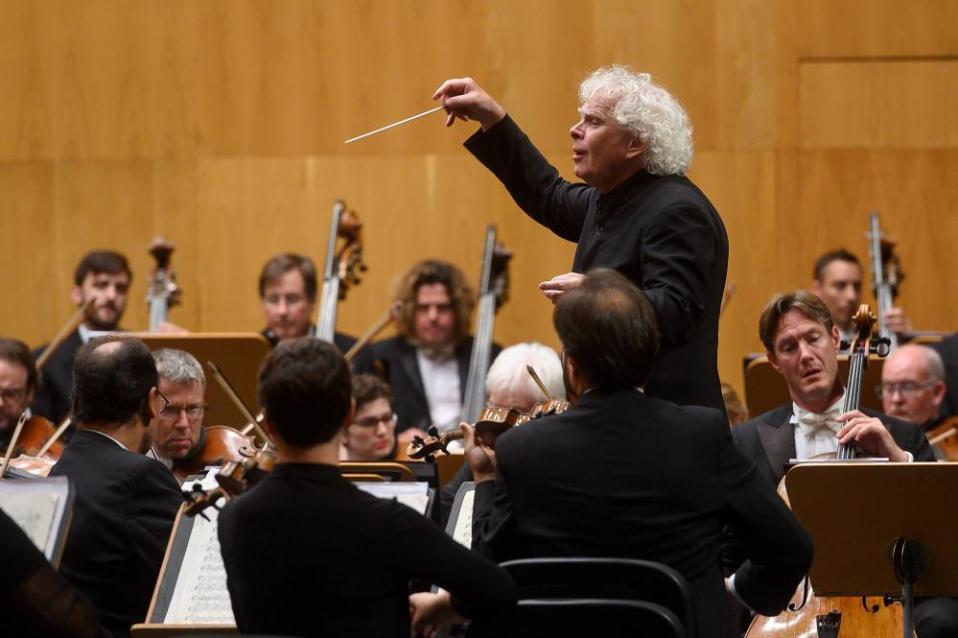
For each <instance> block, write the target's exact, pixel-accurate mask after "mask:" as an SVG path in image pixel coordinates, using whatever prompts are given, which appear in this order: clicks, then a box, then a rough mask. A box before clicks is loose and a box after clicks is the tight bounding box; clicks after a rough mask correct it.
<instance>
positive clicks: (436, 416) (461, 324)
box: [353, 259, 500, 445]
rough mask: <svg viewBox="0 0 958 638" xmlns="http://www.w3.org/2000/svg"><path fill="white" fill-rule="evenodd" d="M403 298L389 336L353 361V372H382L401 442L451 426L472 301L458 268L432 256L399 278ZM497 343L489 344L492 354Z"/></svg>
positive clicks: (465, 366) (465, 363) (461, 384)
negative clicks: (435, 428)
mask: <svg viewBox="0 0 958 638" xmlns="http://www.w3.org/2000/svg"><path fill="white" fill-rule="evenodd" d="M396 298H397V300H398V301H401V302H402V307H401V309H400V311H399V315H398V317H397V318H396V331H397V332H398V333H399V334H398V335H397V336H395V337H393V338H391V339H385V340H383V341H377V342H375V343H373V344H371V345H370V346H369V347H368V348H366V351H365V352H362V353H360V354H359V355H358V356H357V357H356V359H355V360H354V362H353V369H354V370H356V371H357V372H374V371H376V370H377V368H379V369H382V370H384V371H385V373H386V376H387V380H388V381H389V385H390V387H391V388H392V391H393V397H394V399H393V407H394V408H395V410H396V418H397V425H396V431H397V432H398V433H399V434H400V436H399V441H400V444H402V445H405V444H407V443H408V442H409V441H411V440H412V437H413V436H414V435H418V436H426V434H425V430H427V429H428V428H429V427H430V426H433V425H435V426H436V427H438V428H439V429H440V430H446V429H450V428H453V427H455V426H456V425H457V424H458V423H459V416H460V414H461V413H462V401H463V396H464V392H465V389H466V380H467V377H468V375H469V359H470V356H471V354H472V344H473V339H472V337H471V336H469V328H470V326H469V321H470V317H471V315H472V309H473V306H474V305H475V297H474V295H473V291H472V288H471V287H470V286H469V284H467V283H466V278H465V276H464V275H463V274H462V271H461V270H459V269H458V268H456V267H455V266H453V265H452V264H450V263H448V262H445V261H440V260H437V259H429V260H425V261H421V262H419V263H418V264H416V265H414V266H413V267H412V268H411V269H410V270H409V271H408V272H407V273H406V274H405V275H404V276H403V278H402V280H401V281H400V284H399V290H398V292H397V295H396ZM499 350H500V348H499V346H497V345H495V344H493V347H492V357H495V356H496V354H498V352H499Z"/></svg>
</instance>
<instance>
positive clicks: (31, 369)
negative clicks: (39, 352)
mask: <svg viewBox="0 0 958 638" xmlns="http://www.w3.org/2000/svg"><path fill="white" fill-rule="evenodd" d="M36 387H37V369H36V366H35V365H34V362H33V356H31V354H30V350H29V349H28V348H27V346H26V344H25V343H23V342H22V341H17V340H16V339H0V454H2V453H3V452H4V451H6V449H7V445H9V443H10V437H12V436H13V431H14V428H15V427H16V425H17V420H18V419H19V418H20V415H21V414H22V413H23V411H24V410H27V409H29V408H27V406H28V405H29V404H30V401H32V400H33V393H34V391H35V390H36ZM18 447H19V446H18ZM19 453H20V450H14V451H13V454H14V456H16V455H17V454H19Z"/></svg>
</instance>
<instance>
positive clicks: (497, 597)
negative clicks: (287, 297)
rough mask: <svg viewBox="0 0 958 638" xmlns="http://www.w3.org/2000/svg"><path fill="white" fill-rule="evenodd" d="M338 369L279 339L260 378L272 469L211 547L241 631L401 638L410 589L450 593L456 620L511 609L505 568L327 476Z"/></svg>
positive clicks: (343, 395) (343, 409)
mask: <svg viewBox="0 0 958 638" xmlns="http://www.w3.org/2000/svg"><path fill="white" fill-rule="evenodd" d="M351 394H352V387H351V381H350V373H349V367H348V364H347V363H346V361H345V359H343V357H342V355H340V354H339V352H337V351H336V349H335V348H334V347H333V346H331V345H330V344H327V343H324V342H322V341H318V340H315V339H296V340H287V341H283V342H282V343H280V344H279V345H278V346H277V347H276V348H275V349H274V350H273V352H272V353H271V354H270V355H269V356H268V357H267V359H266V361H265V362H264V364H263V367H262V368H261V370H260V375H259V400H260V404H261V405H262V406H263V408H264V412H265V415H266V416H265V427H266V429H267V431H268V432H269V434H270V437H272V439H273V441H274V442H275V444H276V449H277V464H276V466H275V468H274V469H273V471H272V472H270V473H269V474H267V475H266V477H265V478H263V479H262V480H261V481H260V482H259V483H258V484H257V485H256V487H255V488H254V489H252V490H249V491H247V492H246V493H244V494H242V495H240V496H238V497H237V498H235V499H233V500H231V501H230V502H229V503H227V505H226V506H225V507H224V508H223V510H222V512H221V513H220V515H219V530H218V533H219V540H220V547H221V549H222V554H223V563H224V565H225V567H226V575H227V586H228V588H229V592H230V598H231V599H232V604H233V612H234V615H235V617H236V623H237V626H238V627H239V629H240V631H241V632H243V633H265V634H282V635H290V636H385V637H388V636H408V635H409V624H410V616H409V609H410V602H409V596H408V592H409V581H410V580H411V579H413V578H416V579H422V580H425V581H428V582H431V583H435V584H438V585H440V586H442V587H444V588H445V589H447V590H449V591H451V592H452V596H453V603H452V604H453V606H454V608H455V609H456V610H457V611H458V613H460V614H462V615H464V616H468V617H475V616H480V617H481V616H484V615H486V614H490V613H495V612H496V611H497V610H498V609H499V608H500V607H501V606H504V605H507V604H510V603H511V602H512V601H514V600H515V597H516V587H515V583H514V582H513V581H512V579H511V578H510V577H509V576H508V575H507V574H506V572H505V571H504V570H502V569H501V568H500V567H498V566H497V565H495V564H494V563H492V562H491V561H489V560H488V559H486V558H484V557H482V556H479V555H477V554H475V553H473V552H471V551H469V549H467V548H465V547H462V546H461V545H459V544H458V543H456V542H455V541H454V540H453V539H452V538H451V537H449V536H447V535H446V534H445V533H444V532H443V531H442V530H441V529H440V528H439V527H438V526H437V525H435V524H434V523H433V522H432V521H430V520H429V519H427V518H425V517H424V516H422V515H420V514H419V513H417V512H416V511H414V510H413V509H411V508H409V507H407V506H406V505H403V504H401V503H398V502H396V501H394V500H386V499H379V498H376V497H375V496H372V495H370V494H367V493H366V492H363V491H361V490H359V489H358V488H356V487H355V486H354V485H353V484H351V483H349V482H348V481H347V480H345V479H344V478H343V477H342V476H341V475H340V471H339V468H338V467H337V463H338V456H339V449H340V441H341V439H342V437H343V431H344V430H345V429H346V428H347V427H349V426H350V424H351V423H352V421H353V408H352V404H351V403H352V402H351Z"/></svg>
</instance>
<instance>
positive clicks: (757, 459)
mask: <svg viewBox="0 0 958 638" xmlns="http://www.w3.org/2000/svg"><path fill="white" fill-rule="evenodd" d="M861 411H862V412H863V413H864V414H867V415H868V416H872V417H878V418H879V419H880V420H881V422H882V423H884V424H885V427H887V428H888V430H889V432H891V435H892V438H894V439H895V443H897V444H898V447H900V448H901V449H903V450H904V451H906V452H911V453H912V455H913V456H914V457H915V460H916V461H934V460H935V454H934V452H933V451H932V449H931V446H930V445H928V439H927V438H925V435H924V434H923V433H922V431H921V429H919V428H918V426H916V425H915V424H914V423H910V422H908V421H902V420H901V419H896V418H893V417H890V416H887V415H885V414H882V413H881V412H876V411H875V410H870V409H868V408H862V409H861ZM791 417H792V405H791V404H788V405H783V406H782V407H779V408H775V409H774V410H770V411H768V412H766V413H765V414H761V415H759V416H757V417H755V418H754V419H749V420H748V421H746V422H745V423H742V424H741V425H738V426H736V428H735V429H734V430H732V437H733V438H734V439H735V443H736V444H738V447H739V449H740V450H742V452H743V453H744V454H745V456H746V457H747V458H748V459H749V460H750V461H752V462H753V463H755V465H756V467H758V470H759V472H760V473H761V474H762V476H764V477H765V478H766V480H767V481H769V483H770V484H771V485H778V482H779V481H781V480H782V477H783V476H785V464H786V463H788V460H789V459H793V458H795V426H794V424H792V423H789V420H790V419H791Z"/></svg>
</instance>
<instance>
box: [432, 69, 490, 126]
mask: <svg viewBox="0 0 958 638" xmlns="http://www.w3.org/2000/svg"><path fill="white" fill-rule="evenodd" d="M432 99H434V100H440V101H441V102H442V105H443V106H444V107H445V108H446V113H447V114H448V115H447V116H446V126H452V124H453V122H455V121H456V118H459V119H460V120H464V121H465V120H475V121H476V122H479V126H481V127H482V130H483V131H488V130H489V129H490V128H492V127H493V126H495V125H496V124H498V123H499V122H500V121H501V120H502V118H504V117H505V116H506V110H505V109H504V108H502V106H500V105H499V103H498V102H496V101H495V100H493V99H492V98H491V97H490V96H489V94H488V93H486V92H485V91H483V90H482V87H481V86H479V85H478V84H476V81H475V80H473V79H472V78H454V79H452V80H446V81H445V82H443V83H442V85H441V86H440V87H439V88H438V89H436V92H435V93H433V94H432Z"/></svg>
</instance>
